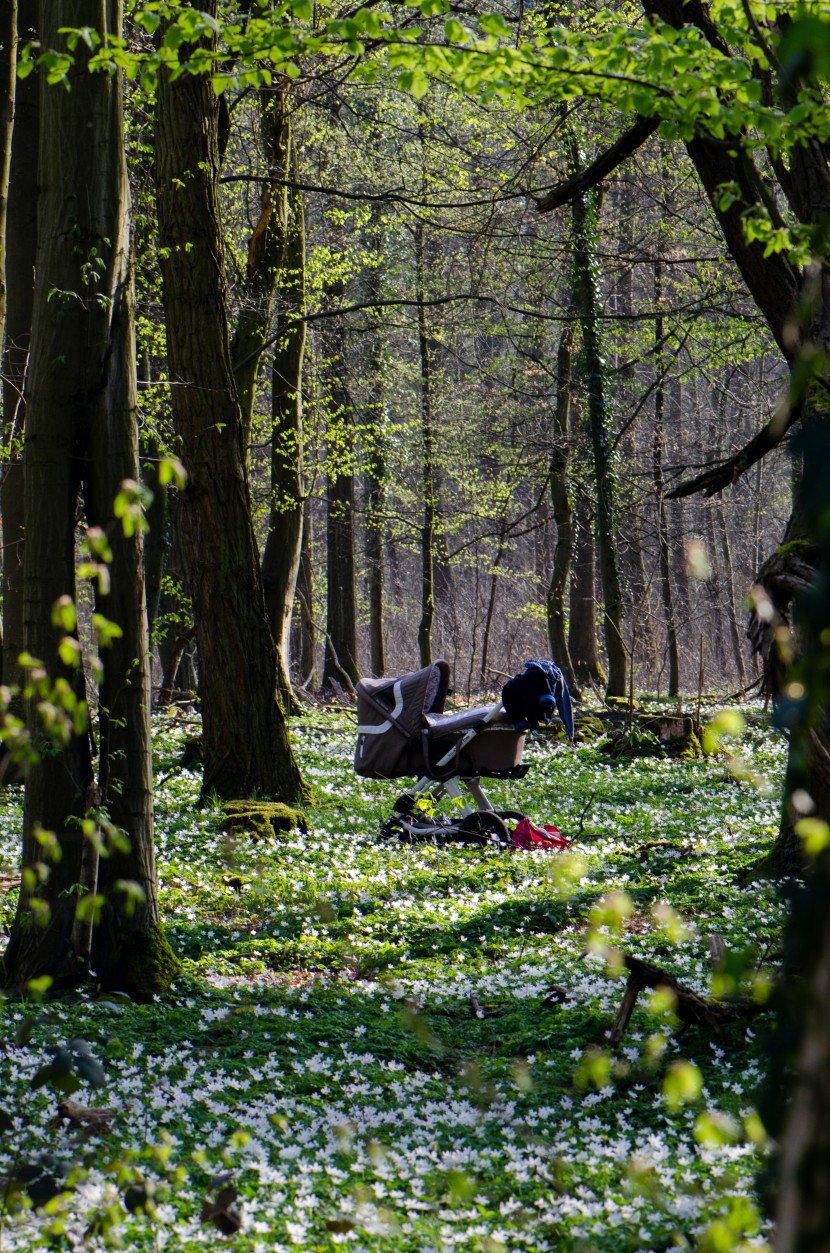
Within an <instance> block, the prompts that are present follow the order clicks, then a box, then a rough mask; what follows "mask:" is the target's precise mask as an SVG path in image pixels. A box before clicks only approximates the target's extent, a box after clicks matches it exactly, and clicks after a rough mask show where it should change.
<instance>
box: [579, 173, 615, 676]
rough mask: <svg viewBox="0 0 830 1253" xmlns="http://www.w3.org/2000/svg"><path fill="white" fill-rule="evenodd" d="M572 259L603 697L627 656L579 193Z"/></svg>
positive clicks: (591, 263) (588, 249) (586, 220)
mask: <svg viewBox="0 0 830 1253" xmlns="http://www.w3.org/2000/svg"><path fill="white" fill-rule="evenodd" d="M573 222H574V253H575V258H574V263H575V277H576V285H577V297H578V303H579V312H580V322H581V328H582V352H583V359H584V363H585V364H584V368H585V379H586V386H587V393H588V423H589V428H590V432H591V448H592V451H593V457H594V475H595V481H596V487H597V519H596V522H597V547H598V549H599V567H600V580H601V583H602V596H603V610H602V625H603V635H604V638H605V651H606V654H607V657H608V695H609V696H626V695H627V687H626V670H627V654H626V648H625V641H624V640H623V634H622V630H623V594H622V583H621V580H620V572H619V565H618V562H617V550H616V541H615V536H614V522H615V511H616V483H615V475H614V466H613V451H612V448H611V440H610V433H609V430H608V412H607V406H606V403H605V384H604V379H603V365H602V354H601V352H600V340H599V323H598V315H599V297H598V293H597V289H596V283H595V278H594V269H595V258H594V251H595V250H594V248H593V246H592V234H593V230H594V227H593V224H592V221H591V210H589V208H588V206H587V204H586V200H585V197H584V196H578V197H577V198H576V199H575V200H574V202H573Z"/></svg>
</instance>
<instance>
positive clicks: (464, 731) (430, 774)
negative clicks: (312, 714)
mask: <svg viewBox="0 0 830 1253" xmlns="http://www.w3.org/2000/svg"><path fill="white" fill-rule="evenodd" d="M448 686H449V666H448V665H447V663H446V662H445V661H436V662H434V663H433V664H432V665H431V666H426V667H424V669H422V670H416V671H415V672H414V673H412V674H405V675H402V676H401V677H400V678H396V679H363V680H361V682H360V683H358V685H357V721H358V728H357V747H356V749H355V761H354V765H355V771H356V772H357V774H359V775H362V776H363V777H364V778H368V779H399V778H403V777H406V776H412V775H416V776H426V777H427V778H430V779H448V778H452V777H457V778H458V777H460V778H462V779H468V778H478V777H481V776H485V777H488V778H521V777H522V776H523V775H524V773H525V767H523V766H522V764H521V761H522V749H523V747H524V733H523V732H521V731H517V730H516V729H515V727H514V726H513V724H512V722H509V721H508V719H507V715H506V714H505V713H504V711H503V710H502V708H501V706H498V705H493V706H488V707H486V708H483V709H473V710H469V711H467V712H465V713H460V714H445V713H444V704H445V702H446V698H447V689H448ZM471 729H476V734H475V735H474V736H472V737H470V735H469V732H470V730H471ZM453 750H454V751H453ZM450 752H453V756H452V758H451V759H450V760H448V761H444V760H442V759H445V758H446V757H447V755H448V754H449V753H450Z"/></svg>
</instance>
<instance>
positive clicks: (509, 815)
mask: <svg viewBox="0 0 830 1253" xmlns="http://www.w3.org/2000/svg"><path fill="white" fill-rule="evenodd" d="M496 817H497V818H501V820H502V822H503V823H504V824H505V826H506V827H507V830H508V832H509V833H510V834H512V832H513V828H514V827H515V826H516V824H517V823H519V822H521V821H522V820H523V819H524V817H525V815H524V814H523V813H522V812H521V810H519V809H497V810H496Z"/></svg>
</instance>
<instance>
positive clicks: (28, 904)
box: [5, 0, 173, 992]
mask: <svg viewBox="0 0 830 1253" xmlns="http://www.w3.org/2000/svg"><path fill="white" fill-rule="evenodd" d="M102 17H103V19H104V21H105V23H106V30H107V31H108V32H110V33H111V34H114V35H115V36H116V37H118V36H119V35H120V33H121V26H122V11H121V5H120V3H118V0H108V3H106V5H105V6H104V8H103V10H102V6H101V5H100V3H99V0H65V2H64V3H61V4H58V3H54V0H50V2H49V3H46V2H45V0H44V3H43V4H42V5H41V23H40V31H41V40H42V43H43V46H44V47H45V48H58V47H59V46H60V43H61V38H60V35H59V28H60V27H62V26H66V25H71V26H75V25H89V26H92V27H95V26H96V23H98V22H100V20H101V18H102ZM72 78H73V82H72V90H71V92H64V91H60V90H58V91H55V90H53V89H52V88H51V87H49V86H48V85H47V84H46V83H45V81H44V83H43V85H42V95H41V127H40V171H41V174H40V181H41V195H40V200H39V209H38V241H39V242H38V252H37V283H36V290H35V298H34V314H33V325H32V354H31V363H30V369H29V376H28V385H27V408H28V412H27V422H26V451H25V462H24V472H25V473H24V477H25V516H26V555H25V565H24V591H25V600H24V622H25V633H26V634H25V642H26V647H27V649H28V651H29V652H30V653H32V654H33V655H34V656H36V657H38V658H40V659H41V660H42V661H43V662H44V667H45V669H46V671H47V673H48V674H50V675H52V676H55V677H58V676H61V675H62V670H63V668H62V666H61V665H60V664H59V663H57V662H56V658H55V653H56V648H57V643H58V636H59V634H61V633H62V632H61V631H59V630H57V629H56V626H55V625H54V622H53V616H52V611H53V606H54V604H55V602H56V601H57V600H58V599H59V598H60V597H62V596H63V597H67V598H71V599H72V600H74V598H75V513H76V506H77V501H78V495H79V491H82V492H83V498H84V500H85V503H86V507H87V514H88V519H89V521H90V523H91V524H92V525H93V526H98V527H100V528H101V530H102V531H103V532H104V533H105V534H106V537H107V540H108V543H109V547H110V549H111V553H112V556H111V559H110V561H109V567H110V576H111V590H109V591H108V592H107V591H106V590H105V586H104V585H102V584H101V583H100V582H99V583H98V587H97V592H96V605H97V608H98V611H99V612H100V613H102V614H104V615H105V616H106V618H108V619H109V620H110V621H112V622H114V623H115V624H116V625H117V626H118V627H119V628H120V634H119V635H117V636H116V637H115V638H114V639H112V641H111V643H110V644H109V646H108V648H107V649H106V651H105V654H104V672H103V677H102V679H101V681H100V691H99V697H100V703H99V759H100V767H99V779H98V787H97V788H93V778H92V764H91V759H90V742H89V737H88V736H87V734H86V733H85V732H81V733H77V732H76V733H75V734H74V735H72V736H71V737H70V740H69V743H68V745H67V746H65V747H64V748H63V749H62V750H61V751H58V752H47V753H42V754H41V756H40V758H39V760H38V761H37V762H36V763H34V764H33V765H32V766H30V768H29V773H28V778H27V784H26V802H25V809H24V831H23V865H24V866H31V865H34V864H35V863H39V862H41V861H42V858H43V852H42V849H41V845H40V841H39V839H38V835H39V832H40V830H42V829H43V830H47V831H49V830H51V831H54V832H55V834H56V836H57V839H58V843H59V845H60V848H61V854H62V855H61V857H60V860H59V861H58V862H57V863H55V864H53V865H52V867H51V869H50V874H49V877H48V879H47V881H46V883H45V884H42V885H38V886H37V888H35V889H33V888H32V885H31V884H29V883H28V882H27V881H26V879H25V878H24V884H23V887H22V889H21V893H20V900H19V905H18V912H17V915H16V918H15V922H14V927H13V930H12V935H11V938H10V941H9V946H8V949H7V951H6V955H5V967H6V978H7V982H8V984H9V986H10V987H12V988H15V989H17V990H20V989H22V988H24V987H25V986H26V984H27V983H28V981H29V980H30V979H32V978H34V977H35V976H37V975H41V974H49V975H51V976H52V977H53V978H54V979H55V980H56V981H57V982H58V983H59V984H60V983H63V982H73V981H75V980H76V979H77V978H79V977H82V976H83V975H85V974H86V973H87V969H86V961H87V958H88V950H87V943H88V932H87V935H86V937H85V938H84V951H82V952H81V951H73V942H74V941H76V939H77V937H78V935H79V932H78V930H77V929H76V927H75V902H76V899H77V898H76V895H75V893H74V891H73V890H72V889H73V886H74V885H75V884H77V883H78V882H79V881H81V880H82V874H83V871H82V863H83V861H84V839H85V837H84V835H83V834H82V831H81V828H80V824H79V821H78V820H79V819H80V818H82V817H83V816H84V815H85V813H86V812H87V810H88V809H90V808H91V807H93V806H96V805H100V804H101V803H103V804H104V805H105V806H106V808H107V810H108V811H109V814H110V817H111V819H112V821H113V822H114V823H115V825H116V826H118V827H120V828H121V830H122V831H123V832H124V833H125V834H126V836H127V840H128V850H127V851H116V850H115V849H111V850H109V855H108V856H106V857H103V858H102V859H101V862H100V868H99V874H98V884H99V889H100V891H101V893H102V894H103V895H104V896H105V898H106V899H105V903H104V907H103V915H102V918H101V920H100V922H99V923H98V924H96V927H95V931H94V933H93V937H92V942H93V949H92V963H93V966H94V968H95V970H96V972H97V973H98V975H99V977H100V978H101V980H102V981H103V982H104V983H106V984H107V985H111V984H112V983H117V984H118V985H119V986H122V987H124V988H125V989H126V990H128V991H136V992H141V991H148V992H152V991H157V990H160V989H161V988H163V987H164V986H166V984H167V983H169V979H170V975H171V974H172V969H173V961H172V956H171V955H170V953H169V949H167V948H166V945H165V944H164V941H163V940H162V939H161V937H160V934H159V933H158V903H157V898H156V872H155V862H154V849H153V832H152V797H151V790H150V768H151V742H150V725H149V709H150V693H149V676H148V669H147V666H148V649H147V634H146V631H147V627H146V608H145V598H144V577H143V557H142V547H141V536H140V533H139V531H138V529H137V528H136V529H135V530H134V532H133V534H132V535H127V534H126V533H125V531H124V529H123V527H122V525H121V523H120V521H119V520H118V519H117V518H116V517H115V513H114V508H113V506H114V502H115V497H116V495H117V494H118V492H119V490H120V489H121V484H122V482H123V481H124V480H125V479H132V480H134V481H135V480H137V479H138V442H137V427H136V393H135V344H134V320H133V297H132V274H131V267H130V239H129V217H128V211H129V199H128V189H127V173H126V166H125V158H124V130H123V115H122V102H121V94H122V84H121V80H120V76H118V75H114V76H108V75H104V74H90V73H89V72H88V69H87V65H86V60H85V58H84V55H83V53H81V55H80V56H79V57H78V58H77V60H76V64H75V68H74V71H73V74H72ZM90 256H95V257H98V258H100V266H98V267H95V266H93V267H92V268H91V269H90V267H89V265H88V258H89V257H90ZM56 292H58V293H62V294H63V299H60V298H59V299H55V293H56ZM66 300H68V301H70V302H71V316H67V310H66V308H65V305H64V303H63V301H66ZM69 678H70V682H71V683H72V684H73V685H74V687H75V690H76V692H77V693H78V694H79V695H80V694H81V693H82V690H83V669H82V668H80V669H78V670H77V671H76V672H75V674H74V675H71V676H69ZM28 722H29V727H30V731H31V734H32V736H33V738H34V739H35V742H37V740H38V737H39V736H40V735H41V728H40V725H39V717H38V711H37V707H36V700H32V701H31V702H30V708H29V711H28ZM126 881H131V882H132V883H134V884H137V886H138V888H139V889H140V898H139V899H136V898H133V899H132V900H127V899H126V898H125V895H124V893H123V891H122V890H121V885H123V884H124V882H126ZM36 898H37V899H36ZM38 899H39V900H40V901H41V902H43V903H45V906H46V912H47V913H48V917H47V918H45V919H44V918H43V914H44V910H43V905H38ZM38 919H41V921H40V923H39V922H38Z"/></svg>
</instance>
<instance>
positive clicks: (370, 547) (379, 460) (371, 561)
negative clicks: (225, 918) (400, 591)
mask: <svg viewBox="0 0 830 1253" xmlns="http://www.w3.org/2000/svg"><path fill="white" fill-rule="evenodd" d="M373 230H374V243H375V247H376V250H377V262H376V264H375V265H373V267H372V268H371V269H370V271H369V291H368V293H367V294H368V298H369V300H370V301H380V299H381V297H382V295H383V285H382V281H381V280H382V276H383V270H382V266H381V258H382V255H383V253H382V245H383V239H382V235H381V231H382V219H381V216H380V213H379V212H378V211H376V212H375V213H374V214H373ZM371 334H372V340H371V349H370V352H369V362H368V368H369V396H370V400H369V413H368V414H367V418H366V427H367V430H366V435H365V440H366V465H365V474H366V498H367V499H366V565H367V570H368V584H369V587H368V591H369V597H368V599H369V658H370V666H371V671H372V674H373V675H375V676H376V677H380V676H381V675H382V674H383V673H384V672H385V670H386V651H385V647H384V636H383V615H384V577H383V576H384V544H383V540H384V506H385V500H386V447H385V445H386V405H385V385H384V378H383V342H382V340H381V335H380V331H379V330H375V331H373V332H372V333H371Z"/></svg>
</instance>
